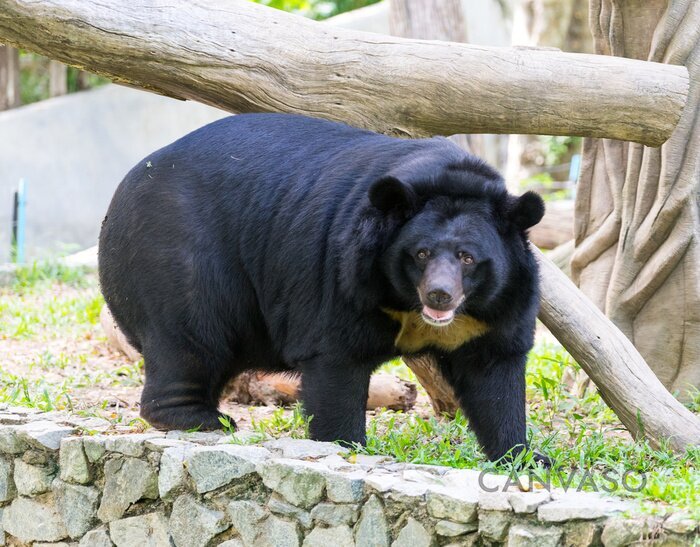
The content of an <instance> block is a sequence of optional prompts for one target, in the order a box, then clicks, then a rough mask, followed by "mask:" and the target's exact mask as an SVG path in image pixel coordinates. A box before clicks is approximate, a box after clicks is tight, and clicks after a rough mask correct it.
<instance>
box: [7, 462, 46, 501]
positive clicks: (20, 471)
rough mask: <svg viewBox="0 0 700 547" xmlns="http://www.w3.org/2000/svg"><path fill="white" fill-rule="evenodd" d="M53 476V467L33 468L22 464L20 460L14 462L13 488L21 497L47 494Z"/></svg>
mask: <svg viewBox="0 0 700 547" xmlns="http://www.w3.org/2000/svg"><path fill="white" fill-rule="evenodd" d="M55 476H56V468H55V466H53V465H48V466H43V465H42V466H35V465H28V464H26V463H24V462H23V461H22V460H21V459H20V458H17V459H16V460H15V472H14V480H15V486H16V487H17V492H19V494H21V495H22V496H36V495H37V494H43V493H44V492H48V491H49V490H50V489H51V482H52V481H53V479H54V477H55Z"/></svg>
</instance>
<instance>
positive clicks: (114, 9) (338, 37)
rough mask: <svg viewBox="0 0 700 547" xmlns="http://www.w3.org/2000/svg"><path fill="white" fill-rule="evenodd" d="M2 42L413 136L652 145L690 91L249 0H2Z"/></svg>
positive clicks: (674, 69) (577, 62) (555, 55)
mask: <svg viewBox="0 0 700 547" xmlns="http://www.w3.org/2000/svg"><path fill="white" fill-rule="evenodd" d="M0 42H6V43H9V44H12V45H15V46H18V47H22V48H26V49H30V50H33V51H36V52H38V53H42V54H44V55H46V56H48V57H51V58H53V59H57V60H59V61H62V62H64V63H68V64H71V65H74V66H78V67H80V68H83V69H86V70H90V71H92V72H96V73H99V74H103V75H105V76H107V77H109V78H112V79H114V80H116V81H118V82H122V83H126V84H129V85H133V86H137V87H141V88H145V89H149V90H151V91H155V92H158V93H162V94H165V95H169V96H172V97H177V98H181V99H193V100H197V101H200V102H205V103H208V104H211V105H214V106H218V107H221V108H224V109H226V110H230V111H232V112H251V111H255V112H260V111H282V112H300V113H305V114H309V115H312V116H317V117H323V118H328V119H332V120H341V121H345V122H348V123H350V124H353V125H356V126H359V127H367V128H371V129H374V130H377V131H381V132H385V133H390V134H397V135H405V136H412V137H419V136H426V135H434V134H443V135H444V134H447V135H449V134H455V133H531V134H548V135H582V136H590V137H607V138H612V139H621V140H631V141H637V142H640V143H644V144H647V145H651V146H658V145H660V144H661V143H663V142H664V141H666V139H668V137H669V136H670V135H671V133H672V131H673V129H674V127H675V126H676V123H677V122H678V119H679V117H680V114H681V110H682V109H683V105H684V104H685V100H686V97H687V91H688V74H687V70H686V69H685V67H682V66H671V65H666V64H658V63H649V62H642V61H636V60H631V59H623V58H619V57H609V56H596V55H580V54H571V53H562V52H559V51H556V50H538V49H522V48H520V49H513V48H486V47H476V46H468V45H464V44H453V43H447V42H431V41H420V40H406V39H400V38H392V37H387V36H380V35H376V34H370V33H361V32H357V31H352V30H347V29H340V28H334V27H332V26H330V25H326V24H321V23H316V22H313V21H309V20H306V19H303V18H301V17H298V16H294V15H290V14H287V13H284V12H281V11H278V10H273V9H270V8H266V7H263V6H259V5H256V4H253V3H251V2H248V1H245V0H229V1H228V2H220V1H219V0H187V1H184V0H171V1H169V2H164V1H160V0H143V1H141V2H133V1H132V0H110V2H100V3H97V2H86V1H85V0H43V1H41V2H37V1H31V0H0Z"/></svg>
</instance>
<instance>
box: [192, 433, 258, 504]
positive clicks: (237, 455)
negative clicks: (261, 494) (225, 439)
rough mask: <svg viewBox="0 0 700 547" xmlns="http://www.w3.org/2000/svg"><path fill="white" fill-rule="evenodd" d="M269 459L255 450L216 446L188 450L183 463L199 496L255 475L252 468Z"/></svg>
mask: <svg viewBox="0 0 700 547" xmlns="http://www.w3.org/2000/svg"><path fill="white" fill-rule="evenodd" d="M269 457H270V452H269V451H267V450H265V449H264V448H261V447H258V446H238V445H233V444H231V445H219V446H202V447H197V448H194V449H192V451H191V452H190V453H189V455H188V456H187V459H186V460H185V465H186V466H187V470H188V472H189V474H190V476H191V477H192V478H193V479H194V482H195V485H196V487H197V492H199V493H200V494H202V493H204V492H209V491H210V490H215V489H216V488H219V487H221V486H225V485H226V484H228V483H230V482H231V481H233V480H235V479H240V478H242V477H245V476H247V475H250V474H252V473H255V468H256V466H257V465H258V464H259V463H261V462H264V461H265V460H267V459H268V458H269Z"/></svg>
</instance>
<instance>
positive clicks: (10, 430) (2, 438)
mask: <svg viewBox="0 0 700 547" xmlns="http://www.w3.org/2000/svg"><path fill="white" fill-rule="evenodd" d="M27 447H28V445H27V443H26V441H24V440H23V439H21V438H20V436H19V434H18V433H17V427H12V426H7V427H2V428H0V452H4V453H5V454H21V453H22V452H24V451H25V450H27Z"/></svg>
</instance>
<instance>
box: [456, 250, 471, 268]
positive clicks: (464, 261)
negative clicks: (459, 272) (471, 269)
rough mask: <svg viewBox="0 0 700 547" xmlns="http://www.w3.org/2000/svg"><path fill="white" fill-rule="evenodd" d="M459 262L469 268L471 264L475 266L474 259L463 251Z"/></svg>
mask: <svg viewBox="0 0 700 547" xmlns="http://www.w3.org/2000/svg"><path fill="white" fill-rule="evenodd" d="M459 260H460V261H461V262H462V264H465V265H467V266H469V265H470V264H474V257H473V256H472V255H470V254H469V253H465V252H464V251H461V252H460V253H459Z"/></svg>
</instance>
